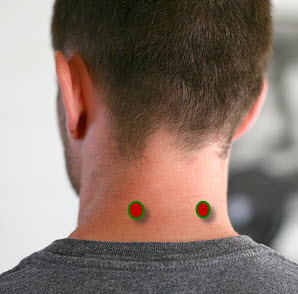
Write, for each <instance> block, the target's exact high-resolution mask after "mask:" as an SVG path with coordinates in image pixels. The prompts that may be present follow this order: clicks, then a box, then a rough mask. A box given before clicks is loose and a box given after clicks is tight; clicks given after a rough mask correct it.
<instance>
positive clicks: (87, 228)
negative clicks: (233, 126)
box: [69, 136, 238, 242]
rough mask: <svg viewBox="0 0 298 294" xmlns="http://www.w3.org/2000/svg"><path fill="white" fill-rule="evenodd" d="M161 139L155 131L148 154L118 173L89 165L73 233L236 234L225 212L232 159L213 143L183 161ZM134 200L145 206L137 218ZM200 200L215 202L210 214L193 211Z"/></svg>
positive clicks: (108, 236) (127, 238)
mask: <svg viewBox="0 0 298 294" xmlns="http://www.w3.org/2000/svg"><path fill="white" fill-rule="evenodd" d="M160 141H163V142H164V140H162V138H161V137H158V138H157V136H156V137H155V139H153V140H152V141H151V143H150V146H148V148H147V149H146V150H150V152H147V153H146V160H143V161H142V163H140V164H139V165H138V166H137V167H134V168H131V170H126V171H125V172H124V173H123V174H121V173H120V175H119V173H118V175H117V176H112V175H113V173H112V172H110V173H109V172H105V175H106V178H105V179H103V172H100V171H96V166H94V167H93V168H90V164H92V163H91V162H90V163H89V165H88V170H86V171H85V172H86V173H88V171H89V172H90V171H91V170H93V172H92V175H93V176H92V177H91V176H87V177H84V182H83V185H82V188H81V192H80V198H81V201H80V215H79V221H78V227H77V229H76V230H75V231H74V232H73V233H72V234H71V235H70V236H69V237H70V238H75V239H88V240H101V241H121V242H141V241H147V242H149V241H152V242H184V241H196V240H208V239H218V238H226V237H231V236H237V235H238V234H237V233H236V232H235V231H234V229H233V227H232V226H231V223H230V220H229V217H228V213H227V199H226V197H227V196H226V195H227V171H228V162H227V161H223V160H222V159H219V158H218V157H217V156H216V154H215V153H216V152H217V149H216V147H215V146H211V147H210V146H209V147H208V148H206V149H204V150H202V151H200V152H199V153H198V154H196V155H193V156H191V157H190V158H188V159H186V160H184V161H181V159H178V155H177V154H174V152H172V147H171V146H167V145H166V144H165V143H163V145H161V144H159V142H160ZM161 146H162V147H161ZM93 162H94V161H93ZM94 163H95V164H96V162H94ZM102 167H103V166H102ZM106 167H107V166H106ZM105 170H106V171H107V169H105ZM94 175H98V179H100V181H98V183H97V184H94V182H92V181H93V179H94ZM92 183H93V184H92ZM134 200H138V201H141V202H142V203H143V204H144V207H145V214H144V216H143V217H142V218H141V219H139V220H133V219H132V218H130V217H129V215H128V212H127V207H128V205H129V203H130V202H131V201H134ZM201 200H205V201H208V202H209V204H210V206H211V214H210V215H209V216H208V218H206V219H201V218H199V217H198V216H197V214H196V212H195V207H196V205H197V203H198V202H199V201H201Z"/></svg>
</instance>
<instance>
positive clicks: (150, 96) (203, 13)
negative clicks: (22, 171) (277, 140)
mask: <svg viewBox="0 0 298 294" xmlns="http://www.w3.org/2000/svg"><path fill="white" fill-rule="evenodd" d="M52 36H53V47H54V50H55V61H56V72H57V79H58V82H59V92H58V99H57V109H58V118H59V127H60V132H61V135H62V141H63V145H64V150H65V158H66V166H67V171H68V175H69V178H70V181H71V184H72V186H73V188H74V190H75V191H76V193H77V194H78V195H79V197H80V212H79V218H78V226H77V228H76V229H75V230H74V232H72V233H71V234H70V236H68V237H67V238H64V239H60V240H56V241H54V242H53V243H52V244H50V245H49V246H48V247H46V248H44V249H43V250H41V251H39V252H35V253H33V254H32V255H30V256H29V257H27V258H25V259H23V260H22V261H21V262H20V263H19V264H18V265H17V266H16V267H15V268H13V269H11V270H10V271H8V272H5V273H3V274H2V275H1V276H0V292H1V293H39V294H40V293H298V265H297V264H295V263H293V262H291V261H289V260H288V259H286V258H285V257H283V256H281V255H279V254H278V253H276V252H275V251H273V250H272V249H270V248H268V247H266V246H264V245H261V244H258V243H256V242H254V241H253V240H252V239H251V238H249V237H248V236H245V235H239V234H238V233H237V232H235V230H234V229H233V227H232V225H231V223H230V220H229V216H228V212H227V178H228V164H229V158H230V151H231V145H232V142H233V141H235V140H236V139H238V138H239V137H240V136H242V135H243V134H244V133H245V132H246V131H247V130H248V129H249V128H250V127H251V126H252V124H253V123H254V121H255V120H256V118H257V116H258V114H259V112H260V110H261V107H262V105H263V102H264V99H265V96H266V93H267V81H266V78H265V73H266V69H267V66H268V64H269V61H270V58H271V53H272V18H271V4H270V1H269V0H241V1H239V0H237V1H236V0H196V1H191V0H139V1H135V0H113V1H112V0H93V1H85V0H57V1H56V3H55V7H54V16H53V22H52ZM268 205H270V203H268Z"/></svg>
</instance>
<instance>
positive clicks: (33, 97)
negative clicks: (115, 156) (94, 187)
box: [0, 0, 298, 273]
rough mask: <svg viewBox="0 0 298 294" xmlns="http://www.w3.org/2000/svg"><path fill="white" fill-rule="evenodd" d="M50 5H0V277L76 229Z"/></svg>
mask: <svg viewBox="0 0 298 294" xmlns="http://www.w3.org/2000/svg"><path fill="white" fill-rule="evenodd" d="M275 2H276V5H275V13H277V14H287V13H290V14H291V15H294V14H295V13H296V14H297V12H298V1H293V0H288V1H285V0H276V1H275ZM52 4H53V1H52V0H50V1H41V0H26V1H20V0H9V1H1V2H0V42H1V46H0V91H1V92H0V93H1V94H0V105H1V107H0V134H1V137H0V273H1V272H3V271H5V270H8V269H10V268H11V267H13V266H15V265H16V264H17V263H18V262H19V261H20V260H21V259H22V258H24V257H25V256H27V255H29V254H31V253H33V252H34V251H37V250H40V249H42V248H43V247H45V246H47V245H48V244H49V243H50V242H52V241H53V240H55V239H58V238H64V237H67V236H68V234H70V233H71V231H72V230H73V229H74V228H75V224H76V218H77V213H78V199H77V197H76V196H75V194H74V192H73V191H72V189H71V187H70V184H69V182H68V179H67V177H66V172H65V167H64V160H63V153H62V145H61V142H60V138H59V136H58V127H57V123H56V112H55V95H56V84H55V82H56V80H55V72H54V63H53V54H52V51H51V47H50V36H49V26H50V17H51V8H52Z"/></svg>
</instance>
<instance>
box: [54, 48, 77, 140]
mask: <svg viewBox="0 0 298 294" xmlns="http://www.w3.org/2000/svg"><path fill="white" fill-rule="evenodd" d="M55 63H56V74H57V78H58V82H59V85H60V88H61V92H62V99H63V104H64V108H65V111H66V116H67V128H68V131H69V133H70V135H71V137H72V138H73V139H79V137H80V134H79V128H78V126H79V122H80V116H81V113H82V105H81V101H80V97H79V96H80V90H79V85H78V84H77V83H76V77H73V75H74V74H73V73H72V70H73V69H72V68H71V66H70V62H68V61H67V59H66V57H65V56H64V54H63V53H62V52H60V51H56V52H55Z"/></svg>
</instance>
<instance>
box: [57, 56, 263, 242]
mask: <svg viewBox="0 0 298 294" xmlns="http://www.w3.org/2000/svg"><path fill="white" fill-rule="evenodd" d="M55 62H56V72H57V79H58V82H59V85H60V89H59V94H58V99H57V110H58V121H59V129H60V133H61V137H62V141H63V145H64V151H65V158H66V166H67V172H68V175H69V178H70V181H71V184H72V186H73V188H74V190H75V191H76V192H77V194H78V195H79V197H80V210H79V217H78V225H77V228H76V229H75V230H74V231H73V232H72V233H71V234H70V235H69V236H68V237H69V238H75V239H86V240H98V241H120V242H141V241H147V242H149V241H152V242H184V241H199V240H210V239H219V238H228V237H232V236H237V235H238V234H237V232H235V231H234V229H233V227H232V225H231V223H230V220H229V216H228V212H227V182H228V169H229V159H230V152H229V155H228V157H227V158H226V159H222V158H220V157H219V156H218V152H219V146H218V143H217V142H214V143H212V144H208V145H207V146H205V147H204V148H203V149H200V150H199V151H196V152H193V153H192V154H187V155H186V154H184V155H182V154H179V153H178V151H177V150H175V149H174V148H173V146H172V144H171V143H172V139H171V137H170V136H169V134H167V133H165V132H159V133H156V134H154V135H153V136H152V137H150V140H148V145H147V147H146V150H145V154H144V155H145V156H144V158H143V159H140V160H139V161H137V162H136V163H134V164H133V165H130V166H128V165H125V164H123V163H121V162H120V161H117V160H116V159H115V158H116V156H114V155H115V153H114V151H113V152H112V151H111V150H114V149H113V148H112V147H113V146H114V145H113V142H112V141H111V140H110V138H109V136H108V134H109V133H108V130H109V120H108V116H107V114H108V112H107V109H106V108H105V106H104V105H103V104H102V103H98V102H97V99H98V98H99V101H101V99H100V97H101V95H104V94H103V93H102V92H101V91H100V90H97V91H95V89H94V86H93V84H92V81H91V78H90V75H89V73H88V71H87V69H86V67H85V65H84V62H83V60H82V59H81V57H80V56H79V55H78V54H74V55H72V56H71V57H70V58H68V59H66V57H65V56H64V55H63V54H62V53H61V52H59V51H57V52H56V53H55ZM267 88H268V86H267V80H266V79H265V78H264V87H263V90H262V93H261V94H260V97H259V99H258V100H257V102H256V103H255V106H254V108H253V110H252V111H251V112H250V113H248V114H247V116H246V117H245V119H244V120H243V122H242V124H241V126H240V127H239V128H238V130H237V132H236V133H235V135H234V139H233V141H235V140H237V139H238V138H240V137H241V136H242V135H243V134H244V133H245V132H247V130H248V129H250V128H251V126H252V125H253V123H254V122H255V120H256V119H257V117H258V114H259V112H260V110H261V108H262V105H263V103H264V100H265V97H266V94H267ZM135 200H138V201H141V202H142V203H143V204H144V207H145V214H144V216H143V217H142V218H141V219H139V220H133V219H131V218H130V217H129V216H128V212H127V207H128V205H129V203H130V202H132V201H135ZM201 200H205V201H208V202H209V204H210V206H211V214H210V216H209V217H208V218H206V219H201V218H199V217H198V216H197V214H196V213H195V207H196V205H197V203H198V202H199V201H201Z"/></svg>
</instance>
